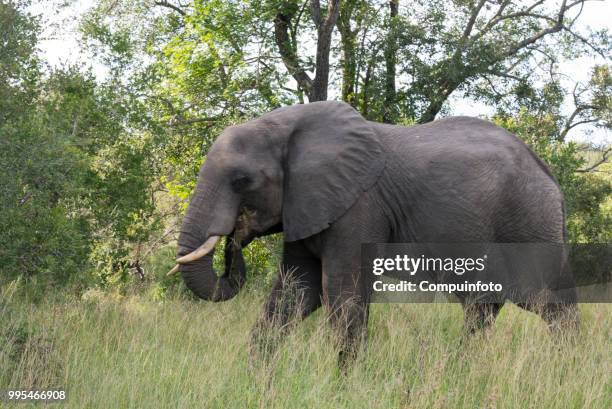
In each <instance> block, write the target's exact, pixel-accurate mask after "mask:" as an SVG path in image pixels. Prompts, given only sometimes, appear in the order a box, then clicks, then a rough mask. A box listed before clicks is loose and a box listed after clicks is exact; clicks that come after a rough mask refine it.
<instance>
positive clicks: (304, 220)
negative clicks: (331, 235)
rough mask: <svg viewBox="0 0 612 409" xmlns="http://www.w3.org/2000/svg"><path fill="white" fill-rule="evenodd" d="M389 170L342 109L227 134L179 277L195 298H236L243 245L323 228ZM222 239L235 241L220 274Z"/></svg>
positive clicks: (207, 178)
mask: <svg viewBox="0 0 612 409" xmlns="http://www.w3.org/2000/svg"><path fill="white" fill-rule="evenodd" d="M384 165H385V158H384V152H383V150H382V149H381V146H380V144H379V141H378V137H377V135H376V134H375V133H374V132H373V131H372V129H371V127H370V124H369V123H368V122H367V121H365V120H364V119H363V118H362V117H361V116H360V115H359V114H358V113H357V112H356V111H355V110H354V109H353V108H351V107H350V106H349V105H347V104H345V103H341V102H331V101H330V102H317V103H312V104H307V105H295V106H291V107H286V108H281V109H277V110H275V111H272V112H270V113H268V114H266V115H264V116H262V117H259V118H257V119H254V120H251V121H249V122H247V123H245V124H243V125H239V126H231V127H229V128H227V129H226V130H225V131H224V132H223V133H222V134H221V135H220V136H219V138H218V139H217V140H216V141H215V143H214V144H213V146H212V147H211V149H210V151H209V153H208V156H207V158H206V161H205V163H204V164H203V165H202V168H201V169H200V174H199V176H198V184H197V187H196V190H195V192H194V195H193V197H192V199H191V202H190V204H189V207H188V209H187V214H186V216H185V219H184V223H183V227H182V229H181V234H180V237H179V242H178V245H179V248H178V255H179V259H178V260H177V261H178V263H179V264H178V265H177V267H175V269H178V270H179V271H181V273H182V276H183V279H184V280H185V283H186V284H187V286H188V287H189V288H190V289H191V290H192V291H193V292H194V293H195V294H196V295H197V296H199V297H201V298H203V299H207V300H212V301H223V300H227V299H230V298H232V297H233V296H235V295H236V294H237V293H238V291H239V290H240V287H241V286H242V284H243V283H244V279H245V267H244V260H243V259H242V255H241V250H240V249H241V246H242V245H246V244H248V242H249V241H250V240H252V239H253V238H254V237H257V236H259V235H263V234H265V233H266V232H268V231H270V230H271V229H274V228H275V227H276V228H277V227H280V226H282V230H283V232H284V240H285V241H295V240H300V239H303V238H306V237H308V236H311V235H313V234H316V233H318V232H320V231H322V230H324V229H326V228H327V227H328V226H329V225H330V224H331V223H333V222H334V221H335V220H336V219H337V218H339V217H340V216H342V215H343V214H344V213H345V212H346V211H347V210H348V209H349V208H350V207H351V206H352V205H353V203H355V201H356V200H357V198H358V197H359V195H360V194H361V193H362V192H363V191H364V190H366V189H368V188H369V187H370V186H372V185H373V184H374V183H375V182H376V180H377V179H378V177H379V176H380V174H381V173H382V170H383V169H384ZM278 230H280V229H278ZM222 236H228V237H229V236H232V240H229V239H228V241H227V245H226V253H225V257H226V259H225V265H226V269H225V274H223V275H222V276H217V274H216V273H215V272H214V270H213V267H212V254H213V252H214V247H215V245H216V243H217V241H218V240H219V238H220V237H222Z"/></svg>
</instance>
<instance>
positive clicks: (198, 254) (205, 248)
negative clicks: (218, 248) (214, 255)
mask: <svg viewBox="0 0 612 409" xmlns="http://www.w3.org/2000/svg"><path fill="white" fill-rule="evenodd" d="M220 238H221V236H210V237H209V238H208V240H206V241H205V242H204V244H202V245H201V246H200V247H198V248H197V249H195V250H194V251H192V252H191V253H189V254H187V255H185V256H183V257H181V258H177V259H176V262H177V263H179V264H185V263H190V262H192V261H196V260H199V259H201V258H202V257H204V256H205V255H207V254H208V253H210V252H211V251H212V250H213V249H214V248H215V245H217V242H218V241H219V239H220Z"/></svg>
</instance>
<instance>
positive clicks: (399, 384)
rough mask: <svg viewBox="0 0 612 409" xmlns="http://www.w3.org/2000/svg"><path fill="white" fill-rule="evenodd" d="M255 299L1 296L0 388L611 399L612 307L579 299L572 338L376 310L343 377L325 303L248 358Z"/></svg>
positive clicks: (150, 397) (319, 399)
mask: <svg viewBox="0 0 612 409" xmlns="http://www.w3.org/2000/svg"><path fill="white" fill-rule="evenodd" d="M262 302H263V299H262V296H258V295H257V294H254V293H252V292H251V293H248V292H246V293H243V294H240V295H239V296H238V297H237V298H236V299H235V300H232V301H229V302H226V303H222V304H211V303H205V302H194V301H191V300H182V299H176V300H167V301H163V302H155V301H152V300H148V299H146V298H143V297H138V296H130V297H120V296H112V295H107V294H103V293H96V292H90V293H88V294H86V296H85V297H84V299H75V300H66V301H63V302H58V301H55V302H47V303H42V304H38V305H34V304H28V305H20V304H19V303H18V300H17V299H16V298H15V297H11V296H7V294H5V295H4V301H3V304H2V308H3V311H2V313H3V315H2V317H1V318H0V320H1V324H2V327H1V328H2V329H0V337H2V340H1V341H2V344H1V346H0V347H1V349H0V388H3V387H4V388H6V387H15V388H17V387H21V388H24V387H52V386H55V387H63V388H65V389H66V390H67V392H68V400H67V402H65V403H63V404H61V405H60V407H67V408H104V409H107V408H243V407H247V408H308V407H323V408H395V407H398V408H610V407H612V393H611V392H612V378H611V377H612V354H611V352H612V345H611V340H612V325H611V322H610V320H611V318H612V314H611V312H612V306H610V305H604V304H601V305H595V304H593V305H581V307H580V309H581V312H582V314H583V324H582V326H583V328H582V331H581V333H580V334H579V335H578V336H577V337H576V338H575V339H573V340H571V341H570V340H560V339H557V338H555V337H551V336H550V334H549V333H548V331H547V329H546V327H545V325H544V323H543V322H542V321H541V320H540V318H539V317H537V316H535V315H533V314H530V313H527V312H525V311H522V310H520V309H518V308H516V307H514V306H512V305H507V306H506V307H505V308H504V310H503V312H502V314H501V315H500V317H499V319H498V321H497V323H496V324H495V326H494V327H493V328H492V329H491V330H490V331H489V332H487V333H484V334H481V335H477V336H474V337H472V338H466V337H464V336H463V330H462V326H463V314H462V311H461V308H460V307H459V306H457V305H452V304H428V305H426V304H420V305H417V304H412V305H400V304H395V305H383V304H378V305H373V306H372V309H371V311H372V314H371V319H370V325H369V345H368V347H367V350H366V351H363V352H362V353H361V355H360V357H359V359H358V360H357V362H355V364H354V366H353V367H352V369H351V370H350V371H349V373H348V374H347V375H346V376H344V375H342V374H341V373H340V372H339V371H338V369H337V365H336V359H337V351H335V350H334V347H333V345H334V343H333V342H331V341H332V338H333V334H331V333H330V332H331V331H330V330H329V329H328V325H327V324H326V319H325V314H324V312H323V311H319V312H317V313H316V314H314V316H313V317H311V318H309V319H307V320H306V321H305V322H303V323H301V324H300V325H298V326H297V327H296V328H295V330H294V331H293V332H292V333H291V334H290V335H289V336H288V337H287V339H286V340H285V342H284V343H283V344H282V345H281V346H280V347H279V349H278V351H277V353H276V355H274V356H273V357H272V358H270V360H269V361H267V362H262V361H254V362H250V360H249V354H248V340H249V332H250V328H251V326H252V325H253V324H254V323H255V321H256V319H257V317H258V314H259V312H260V310H261V305H262ZM1 405H2V404H1V403H0V406H1ZM5 405H6V404H5ZM18 407H20V408H23V407H27V405H25V406H24V405H23V404H20V405H19V406H18Z"/></svg>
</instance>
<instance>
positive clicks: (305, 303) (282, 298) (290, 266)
mask: <svg viewBox="0 0 612 409" xmlns="http://www.w3.org/2000/svg"><path fill="white" fill-rule="evenodd" d="M320 306H321V262H320V260H319V259H318V258H316V257H314V256H312V254H311V253H309V252H308V250H307V249H306V248H305V247H304V246H303V245H302V244H301V243H300V242H292V243H285V246H284V251H283V259H282V264H281V266H280V271H279V273H278V277H277V279H276V283H275V284H274V287H273V288H272V292H271V293H270V295H269V296H268V300H267V301H266V304H265V307H264V311H263V314H262V315H261V317H260V318H259V320H258V321H257V324H256V325H255V327H254V328H253V331H252V333H251V350H252V352H254V353H255V354H259V355H263V356H264V357H266V356H269V355H270V354H271V353H272V352H274V350H275V349H276V347H277V345H278V344H279V343H280V341H281V340H282V338H283V337H284V336H285V335H286V334H287V332H288V331H289V329H290V327H291V326H292V324H294V323H295V322H297V321H299V320H302V319H304V318H306V317H307V316H308V315H309V314H311V313H312V312H314V311H315V310H316V309H317V308H319V307H320Z"/></svg>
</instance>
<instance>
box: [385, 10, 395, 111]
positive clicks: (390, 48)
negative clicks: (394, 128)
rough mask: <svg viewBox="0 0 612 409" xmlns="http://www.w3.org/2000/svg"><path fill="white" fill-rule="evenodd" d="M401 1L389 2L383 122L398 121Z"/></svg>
mask: <svg viewBox="0 0 612 409" xmlns="http://www.w3.org/2000/svg"><path fill="white" fill-rule="evenodd" d="M398 6H399V0H389V32H388V33H387V44H386V46H385V66H386V73H385V106H384V108H383V122H385V123H394V122H395V121H396V120H397V107H396V102H397V101H396V97H395V65H396V63H397V13H398Z"/></svg>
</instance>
